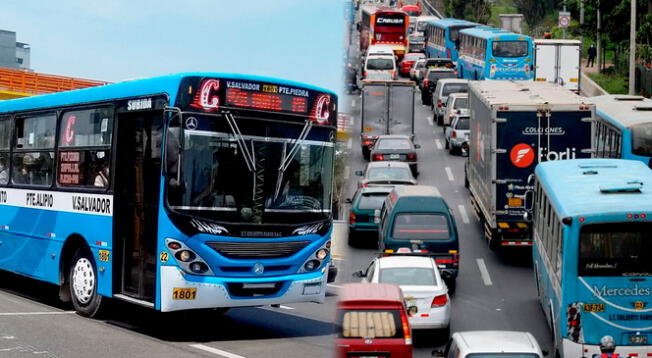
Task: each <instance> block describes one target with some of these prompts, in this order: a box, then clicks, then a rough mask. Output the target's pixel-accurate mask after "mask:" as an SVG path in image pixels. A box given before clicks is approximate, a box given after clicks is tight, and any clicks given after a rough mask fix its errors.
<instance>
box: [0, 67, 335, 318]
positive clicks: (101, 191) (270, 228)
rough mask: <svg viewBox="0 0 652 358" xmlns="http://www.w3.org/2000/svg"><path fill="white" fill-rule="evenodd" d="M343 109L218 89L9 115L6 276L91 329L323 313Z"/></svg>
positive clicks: (27, 107) (123, 88) (80, 97)
mask: <svg viewBox="0 0 652 358" xmlns="http://www.w3.org/2000/svg"><path fill="white" fill-rule="evenodd" d="M336 105H337V97H336V95H335V94H333V93H332V92H328V91H325V90H322V89H319V88H316V87H311V86H308V85H303V84H300V83H293V82H287V81H281V80H275V79H271V78H263V77H253V76H240V75H233V74H229V75H222V74H214V73H193V74H181V75H170V76H165V77H158V78H152V79H146V80H137V81H129V82H123V83H119V84H113V85H107V86H103V87H95V88H90V89H85V90H79V91H72V92H62V93H57V94H51V95H45V96H37V97H31V98H25V99H18V100H10V101H3V102H0V161H2V162H3V164H4V165H6V166H7V167H8V168H9V173H8V176H7V177H6V178H7V180H0V242H1V245H0V269H3V270H6V271H11V272H15V273H17V274H20V275H24V276H28V277H31V278H35V279H38V280H42V281H47V282H50V283H53V284H55V285H59V286H60V287H61V290H60V291H61V296H62V297H66V296H67V297H68V298H69V299H72V302H73V305H74V307H75V309H76V310H77V311H78V312H79V313H81V314H83V315H87V316H93V315H95V314H96V313H97V312H98V310H99V308H100V306H101V304H102V302H103V301H106V298H116V299H120V300H124V301H129V302H132V303H136V304H140V305H143V306H146V307H150V308H153V309H156V310H160V311H175V310H185V309H204V308H223V309H226V308H229V307H235V306H260V305H269V304H280V303H286V302H308V301H314V302H322V301H323V300H324V296H325V290H326V280H327V271H328V265H329V261H330V253H329V248H330V232H331V223H332V216H331V200H332V194H331V190H332V187H333V185H332V184H333V182H332V180H333V156H334V141H335V132H336V123H337V120H336V118H337V113H336ZM0 178H1V176H0Z"/></svg>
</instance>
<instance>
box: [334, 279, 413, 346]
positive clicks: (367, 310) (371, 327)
mask: <svg viewBox="0 0 652 358" xmlns="http://www.w3.org/2000/svg"><path fill="white" fill-rule="evenodd" d="M335 322H336V325H337V326H336V328H337V341H336V344H337V347H336V350H337V357H338V358H356V357H357V358H365V357H395V358H398V357H401V358H412V331H411V329H410V325H409V323H408V315H407V311H406V308H405V301H404V298H403V293H402V292H401V289H400V288H399V287H398V286H396V285H389V284H382V283H381V284H378V283H351V284H346V285H344V287H343V288H342V292H341V294H340V301H339V302H338V305H337V317H336V321H335Z"/></svg>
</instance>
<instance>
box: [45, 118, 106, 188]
mask: <svg viewBox="0 0 652 358" xmlns="http://www.w3.org/2000/svg"><path fill="white" fill-rule="evenodd" d="M60 128H61V129H60V132H59V153H58V154H57V163H58V168H59V170H58V172H57V183H58V184H59V186H62V187H88V188H98V189H107V188H108V187H109V184H110V178H111V172H110V168H111V141H112V139H113V108H112V107H102V108H93V109H85V110H73V111H68V112H64V113H63V115H62V116H61V125H60Z"/></svg>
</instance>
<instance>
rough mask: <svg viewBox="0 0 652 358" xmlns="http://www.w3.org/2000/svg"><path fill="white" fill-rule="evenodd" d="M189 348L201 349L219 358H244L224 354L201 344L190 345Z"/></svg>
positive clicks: (219, 350)
mask: <svg viewBox="0 0 652 358" xmlns="http://www.w3.org/2000/svg"><path fill="white" fill-rule="evenodd" d="M190 346H191V347H193V348H197V349H201V350H202V351H204V352H208V353H213V354H217V355H218V356H220V357H225V358H245V357H243V356H239V355H237V354H233V353H229V352H225V351H223V350H221V349H217V348H213V347H209V346H205V345H203V344H191V345H190Z"/></svg>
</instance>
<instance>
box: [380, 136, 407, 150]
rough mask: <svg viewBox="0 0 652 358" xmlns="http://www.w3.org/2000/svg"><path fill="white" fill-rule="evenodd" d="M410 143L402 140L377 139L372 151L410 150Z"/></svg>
mask: <svg viewBox="0 0 652 358" xmlns="http://www.w3.org/2000/svg"><path fill="white" fill-rule="evenodd" d="M411 148H412V146H411V145H410V141H409V140H408V139H402V138H385V139H379V140H378V141H377V142H376V145H375V146H374V149H381V150H382V149H411Z"/></svg>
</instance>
